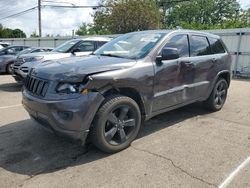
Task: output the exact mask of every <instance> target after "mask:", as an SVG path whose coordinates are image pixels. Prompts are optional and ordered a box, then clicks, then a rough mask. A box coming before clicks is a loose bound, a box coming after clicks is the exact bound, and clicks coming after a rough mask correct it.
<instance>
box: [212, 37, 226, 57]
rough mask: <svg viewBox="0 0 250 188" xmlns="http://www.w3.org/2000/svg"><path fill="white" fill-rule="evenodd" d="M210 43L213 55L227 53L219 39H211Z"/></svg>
mask: <svg viewBox="0 0 250 188" xmlns="http://www.w3.org/2000/svg"><path fill="white" fill-rule="evenodd" d="M209 42H210V47H211V51H212V53H213V54H221V53H225V49H224V47H223V45H222V43H221V41H220V40H219V39H215V38H209Z"/></svg>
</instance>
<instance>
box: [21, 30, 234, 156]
mask: <svg viewBox="0 0 250 188" xmlns="http://www.w3.org/2000/svg"><path fill="white" fill-rule="evenodd" d="M230 68H231V57H230V55H229V53H228V51H227V49H226V48H225V45H224V44H223V43H222V41H221V39H220V38H219V37H218V36H216V35H212V34H208V33H202V32H196V31H185V30H177V31H163V30H159V31H142V32H134V33H128V34H125V35H122V36H120V37H118V38H116V39H114V40H112V41H111V42H109V43H107V44H105V45H104V46H103V47H101V48H100V49H99V50H97V51H96V52H94V53H93V55H90V56H88V57H84V58H81V57H75V58H69V59H67V60H66V59H65V60H59V61H55V62H52V61H51V62H47V63H43V64H41V65H40V66H38V67H36V68H35V69H34V70H32V71H31V72H30V74H29V76H28V77H27V79H26V82H25V87H24V89H23V105H24V107H25V108H26V110H27V111H28V112H29V114H30V116H31V117H32V118H34V119H35V120H37V121H38V122H39V123H40V124H41V125H43V126H45V127H47V128H49V129H51V130H53V131H54V132H55V133H60V134H63V135H66V136H68V137H71V138H74V139H76V140H80V141H82V143H84V142H85V140H86V138H87V137H88V136H89V138H90V139H91V140H92V142H93V143H94V145H95V146H97V147H98V148H99V149H101V150H103V151H105V152H110V153H112V152H117V151H120V150H122V149H124V148H126V147H128V146H129V145H130V143H131V142H132V141H133V140H134V139H135V138H136V136H137V134H138V131H139V129H140V126H141V122H142V120H148V119H150V118H152V117H153V116H155V115H157V114H160V113H163V112H166V111H169V110H173V109H176V108H179V107H181V106H184V105H187V104H190V103H194V102H197V101H203V102H204V105H205V106H206V107H208V108H209V109H211V110H213V111H218V110H220V109H221V108H222V107H223V105H224V103H225V101H226V97H227V90H228V87H229V84H230V77H231V75H230V74H231V70H230Z"/></svg>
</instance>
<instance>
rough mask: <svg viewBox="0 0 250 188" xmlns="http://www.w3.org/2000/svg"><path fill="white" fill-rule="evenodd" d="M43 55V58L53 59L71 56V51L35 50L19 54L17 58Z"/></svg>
mask: <svg viewBox="0 0 250 188" xmlns="http://www.w3.org/2000/svg"><path fill="white" fill-rule="evenodd" d="M40 56H42V57H43V61H44V60H54V59H60V58H66V57H70V56H72V54H71V53H59V52H36V53H29V54H23V55H20V56H19V58H30V57H40Z"/></svg>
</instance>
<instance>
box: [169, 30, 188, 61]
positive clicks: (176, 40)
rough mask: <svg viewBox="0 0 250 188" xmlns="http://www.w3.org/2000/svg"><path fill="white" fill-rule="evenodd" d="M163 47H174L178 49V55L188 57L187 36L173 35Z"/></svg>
mask: <svg viewBox="0 0 250 188" xmlns="http://www.w3.org/2000/svg"><path fill="white" fill-rule="evenodd" d="M164 48H176V49H177V50H178V51H179V55H180V57H189V47H188V36H187V35H176V36H173V37H172V38H171V39H170V40H169V41H168V43H167V44H166V45H165V46H164Z"/></svg>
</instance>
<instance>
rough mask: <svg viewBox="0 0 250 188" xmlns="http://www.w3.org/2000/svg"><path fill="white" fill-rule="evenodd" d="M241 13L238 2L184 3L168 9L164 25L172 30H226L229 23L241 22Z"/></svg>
mask: <svg viewBox="0 0 250 188" xmlns="http://www.w3.org/2000/svg"><path fill="white" fill-rule="evenodd" d="M241 11H242V10H241V9H240V5H239V3H238V2H237V0H193V1H183V2H180V3H175V4H174V5H173V6H172V7H170V8H168V9H167V11H166V13H165V20H166V22H165V23H164V25H165V27H170V28H173V27H177V26H181V27H183V28H191V29H210V28H224V27H228V26H229V25H230V24H228V23H229V22H231V23H232V22H235V23H238V22H240V16H239V15H240V13H241ZM236 25H237V24H236Z"/></svg>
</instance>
